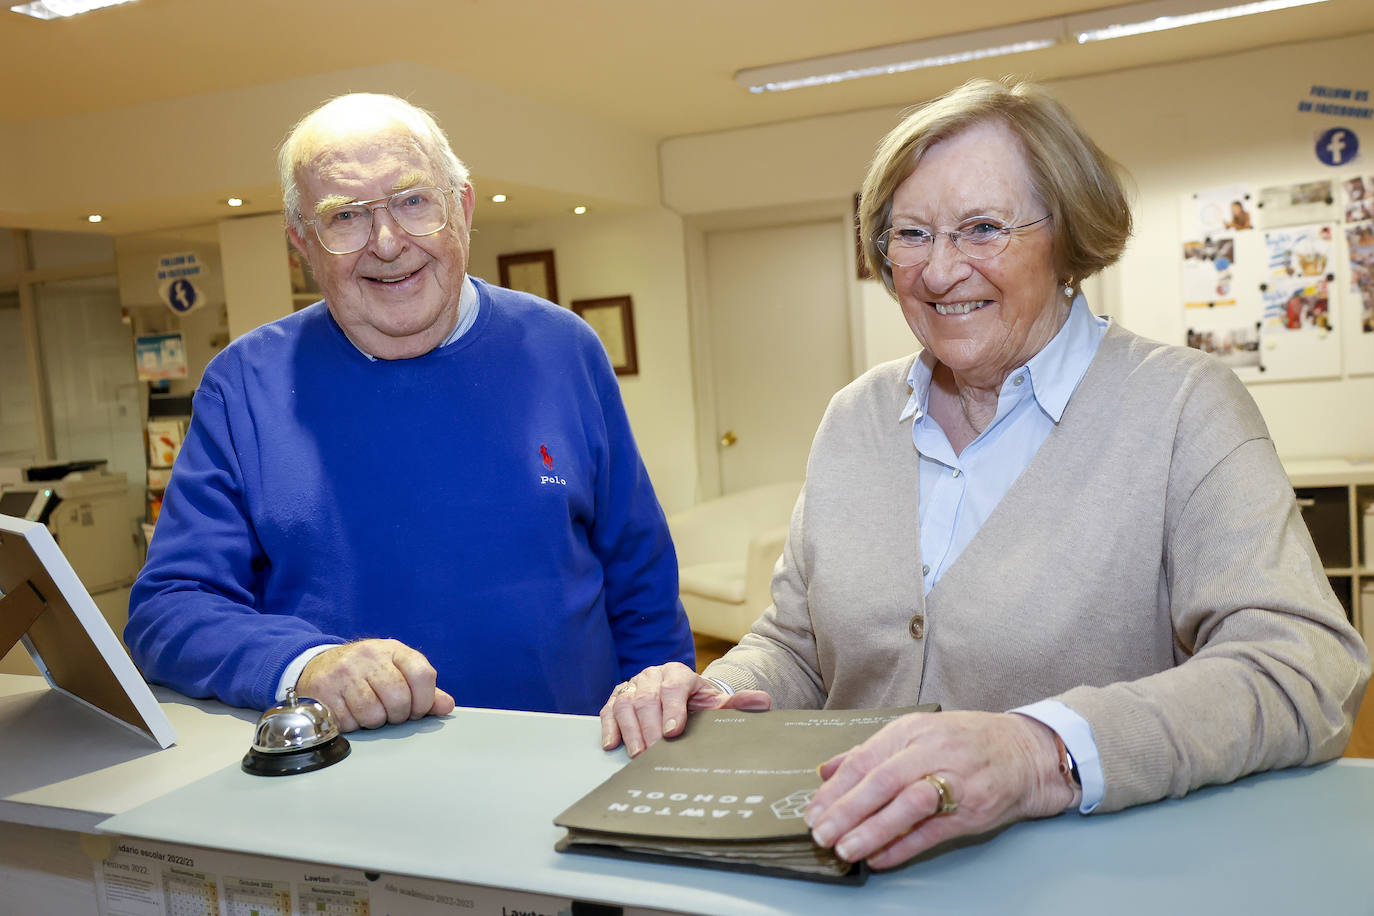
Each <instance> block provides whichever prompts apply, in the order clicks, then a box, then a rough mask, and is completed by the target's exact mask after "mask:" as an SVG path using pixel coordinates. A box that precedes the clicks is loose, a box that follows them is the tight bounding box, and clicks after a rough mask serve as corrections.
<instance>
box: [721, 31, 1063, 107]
mask: <svg viewBox="0 0 1374 916" xmlns="http://www.w3.org/2000/svg"><path fill="white" fill-rule="evenodd" d="M1062 35H1063V22H1062V20H1059V19H1043V20H1039V21H1037V22H1023V23H1020V24H1018V25H1012V26H1005V27H1002V28H996V29H982V30H980V31H977V32H963V33H960V34H958V35H945V36H942V37H940V38H926V39H922V40H921V41H908V42H904V43H903V44H897V45H884V46H883V47H881V48H868V49H866V50H863V51H850V52H847V53H845V54H830V55H827V56H825V57H813V58H810V59H808V60H799V61H792V62H791V63H785V64H773V65H771V66H767V67H752V68H750V69H748V70H741V71H739V72H738V73H736V74H735V82H736V83H738V84H739V85H740V86H742V87H744V88H745V89H748V90H749V91H750V92H781V91H784V90H787V89H801V88H803V87H806V86H822V85H825V84H827V83H840V82H844V81H845V80H852V79H861V78H863V77H866V76H882V75H884V74H888V73H905V72H907V71H909V70H919V69H921V68H923V67H939V66H944V65H946V64H956V63H963V62H964V61H970V60H981V59H983V58H987V57H1000V56H1002V55H1004V54H1018V53H1021V52H1023V51H1035V50H1038V49H1040V48H1048V47H1050V46H1051V45H1054V44H1057V43H1058V42H1059V40H1060V38H1061V37H1062Z"/></svg>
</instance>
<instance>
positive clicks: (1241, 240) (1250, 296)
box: [1179, 184, 1267, 381]
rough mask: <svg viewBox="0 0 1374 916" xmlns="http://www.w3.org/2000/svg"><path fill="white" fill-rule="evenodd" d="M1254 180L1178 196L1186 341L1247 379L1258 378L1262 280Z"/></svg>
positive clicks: (1262, 256) (1261, 243)
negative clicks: (1256, 225)
mask: <svg viewBox="0 0 1374 916" xmlns="http://www.w3.org/2000/svg"><path fill="white" fill-rule="evenodd" d="M1257 202H1258V198H1257V194H1256V192H1255V190H1254V187H1253V186H1252V185H1249V184H1231V185H1224V186H1221V187H1216V188H1208V189H1206V190H1202V191H1196V192H1193V193H1191V194H1185V195H1183V196H1182V198H1181V200H1180V202H1179V229H1180V232H1181V233H1182V237H1183V239H1184V241H1183V246H1182V248H1181V250H1180V254H1181V255H1182V260H1181V265H1180V271H1179V274H1180V281H1181V290H1180V293H1181V300H1180V301H1181V302H1182V304H1183V311H1184V315H1183V322H1184V328H1185V330H1186V334H1187V342H1188V346H1190V347H1194V348H1196V349H1198V350H1202V351H1203V352H1205V353H1211V354H1214V355H1215V356H1216V357H1217V358H1218V359H1220V360H1222V361H1223V362H1224V363H1226V364H1227V365H1228V366H1230V367H1231V368H1232V369H1233V370H1234V371H1235V373H1236V374H1237V375H1238V376H1240V377H1241V378H1242V379H1245V380H1247V381H1249V380H1255V379H1258V378H1260V377H1261V376H1260V372H1261V369H1260V351H1259V343H1260V332H1259V327H1260V318H1261V315H1262V312H1263V300H1262V298H1261V296H1260V292H1259V285H1260V283H1262V282H1263V281H1264V279H1265V278H1266V277H1267V271H1266V263H1265V262H1266V258H1265V253H1264V238H1263V235H1262V233H1259V232H1254V231H1251V230H1252V229H1253V228H1254V216H1255V210H1256V204H1257Z"/></svg>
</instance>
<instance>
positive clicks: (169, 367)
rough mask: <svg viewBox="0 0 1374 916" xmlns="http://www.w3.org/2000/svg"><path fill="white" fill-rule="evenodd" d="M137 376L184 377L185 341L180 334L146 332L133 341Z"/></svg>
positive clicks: (143, 377) (154, 377) (150, 378)
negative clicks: (146, 333)
mask: <svg viewBox="0 0 1374 916" xmlns="http://www.w3.org/2000/svg"><path fill="white" fill-rule="evenodd" d="M134 352H135V354H136V359H137V361H138V377H139V378H140V379H143V380H157V379H165V378H186V343H185V341H183V340H182V338H181V335H180V334H148V335H145V336H140V337H139V338H138V339H137V340H135V342H134Z"/></svg>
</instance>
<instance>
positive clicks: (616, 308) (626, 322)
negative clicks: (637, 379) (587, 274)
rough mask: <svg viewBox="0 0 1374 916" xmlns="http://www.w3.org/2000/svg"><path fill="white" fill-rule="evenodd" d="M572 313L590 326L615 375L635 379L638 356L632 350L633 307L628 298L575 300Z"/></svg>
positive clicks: (607, 297) (633, 332) (633, 329)
mask: <svg viewBox="0 0 1374 916" xmlns="http://www.w3.org/2000/svg"><path fill="white" fill-rule="evenodd" d="M572 310H573V311H574V312H576V313H577V314H578V315H580V316H581V317H582V320H583V321H585V322H587V324H589V325H591V326H592V330H593V331H595V332H596V336H597V337H600V338H601V343H602V345H603V346H604V347H605V348H606V355H607V356H609V357H610V358H611V368H613V369H614V370H615V374H616V375H638V374H639V354H638V352H637V350H636V348H635V316H634V303H632V302H631V301H630V297H629V296H606V297H603V298H600V299H574V300H573V301H572Z"/></svg>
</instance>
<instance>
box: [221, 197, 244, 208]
mask: <svg viewBox="0 0 1374 916" xmlns="http://www.w3.org/2000/svg"><path fill="white" fill-rule="evenodd" d="M225 203H226V204H228V205H229V206H231V207H242V206H243V204H244V199H243V198H242V197H231V198H229V199H228V200H226V201H225Z"/></svg>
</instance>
